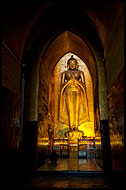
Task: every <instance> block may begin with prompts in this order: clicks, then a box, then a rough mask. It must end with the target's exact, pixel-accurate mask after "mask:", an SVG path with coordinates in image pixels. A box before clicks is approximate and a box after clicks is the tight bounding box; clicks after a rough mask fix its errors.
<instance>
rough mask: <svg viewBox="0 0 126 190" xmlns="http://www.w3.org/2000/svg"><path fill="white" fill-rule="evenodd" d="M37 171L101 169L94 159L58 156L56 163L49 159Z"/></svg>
mask: <svg viewBox="0 0 126 190" xmlns="http://www.w3.org/2000/svg"><path fill="white" fill-rule="evenodd" d="M37 171H102V169H101V168H100V167H99V166H98V164H97V163H96V160H95V159H84V158H59V159H58V161H57V164H51V163H50V161H49V162H48V163H46V164H44V165H43V166H41V167H40V168H38V169H37Z"/></svg>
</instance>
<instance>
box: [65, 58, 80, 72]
mask: <svg viewBox="0 0 126 190" xmlns="http://www.w3.org/2000/svg"><path fill="white" fill-rule="evenodd" d="M67 66H68V69H70V70H75V69H77V68H78V62H77V60H76V59H75V58H73V55H71V58H70V59H68V61H67Z"/></svg>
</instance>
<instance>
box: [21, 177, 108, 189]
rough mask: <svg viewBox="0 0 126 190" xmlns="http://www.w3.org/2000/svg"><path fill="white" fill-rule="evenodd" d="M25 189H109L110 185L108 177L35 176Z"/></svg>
mask: <svg viewBox="0 0 126 190" xmlns="http://www.w3.org/2000/svg"><path fill="white" fill-rule="evenodd" d="M22 188H23V190H25V189H26V190H28V189H31V190H33V189H45V188H50V189H53V188H78V189H79V188H89V189H92V188H93V189H94V188H95V189H96V188H103V189H109V188H110V185H109V182H108V180H107V179H105V178H101V177H93V178H92V177H91V178H90V177H88V178H87V177H74V176H73V177H72V176H67V177H59V176H56V177H55V176H52V177H51V176H48V177H47V176H46V177H34V178H32V179H31V180H29V181H28V182H27V183H26V184H25V185H24V186H23V187H22Z"/></svg>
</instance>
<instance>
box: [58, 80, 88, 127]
mask: <svg viewBox="0 0 126 190" xmlns="http://www.w3.org/2000/svg"><path fill="white" fill-rule="evenodd" d="M59 120H60V121H61V122H62V123H65V124H67V125H68V126H69V127H70V129H72V128H74V127H75V128H76V129H77V128H78V126H79V125H81V124H82V123H85V122H87V121H89V113H88V104H87V96H86V90H85V88H84V86H83V85H82V84H81V83H80V82H79V81H77V80H76V79H74V78H72V79H70V80H69V81H68V82H67V83H66V84H65V85H64V87H63V88H62V89H61V94H60V105H59Z"/></svg>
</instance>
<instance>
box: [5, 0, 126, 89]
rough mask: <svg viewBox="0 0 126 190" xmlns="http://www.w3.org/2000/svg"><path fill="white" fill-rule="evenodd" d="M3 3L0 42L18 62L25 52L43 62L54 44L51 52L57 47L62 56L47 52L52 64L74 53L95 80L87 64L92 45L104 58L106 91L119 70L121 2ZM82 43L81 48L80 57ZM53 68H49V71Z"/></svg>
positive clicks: (121, 55)
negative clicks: (85, 62)
mask: <svg viewBox="0 0 126 190" xmlns="http://www.w3.org/2000/svg"><path fill="white" fill-rule="evenodd" d="M7 3H8V6H6V1H5V4H3V7H2V8H3V10H4V12H3V35H2V42H3V44H4V45H6V46H7V47H8V48H9V49H10V50H11V51H12V52H13V54H14V55H15V56H16V58H17V60H19V62H21V63H22V62H23V60H24V57H25V55H26V53H27V52H30V53H31V54H34V55H36V57H37V55H40V54H41V56H42V60H45V57H46V58H47V56H46V54H47V53H45V52H47V50H48V52H49V51H50V48H51V46H52V44H55V49H57V50H58V47H59V46H60V50H59V51H61V52H62V53H61V52H60V53H59V54H58V51H57V52H55V51H52V52H51V51H50V57H51V59H52V60H53V59H55V60H54V62H56V61H58V59H59V58H60V56H62V55H61V54H64V53H65V52H66V51H67V50H68V51H74V52H75V53H76V54H78V56H80V58H82V59H83V60H84V59H85V60H86V59H87V60H88V61H87V62H88V64H89V67H90V68H89V70H90V72H91V75H92V78H95V77H94V75H96V69H95V64H92V67H91V66H90V61H89V60H90V59H92V60H93V54H92V55H91V46H92V47H93V45H94V46H97V49H98V51H99V52H100V54H101V57H102V58H104V57H105V58H106V65H105V66H106V73H107V84H108V88H109V87H110V86H111V85H112V83H113V82H114V80H115V79H116V77H117V76H118V74H119V72H120V71H121V69H122V68H123V54H124V53H123V41H124V38H123V31H124V22H123V17H124V13H123V10H124V4H123V3H121V2H111V3H105V2H104V3H93V2H92V3H85V2H82V1H77V2H76V3H75V2H72V3H70V4H69V3H68V2H67V1H53V0H46V1H34V2H30V3H29V2H27V1H25V2H23V1H20V2H18V1H17V2H15V3H14V2H12V1H11V2H7ZM66 31H69V32H68V33H67V34H68V36H69V37H67V38H68V40H66V41H65V34H66V33H65V32H66ZM63 36H64V37H63ZM73 36H74V37H73ZM58 38H62V41H61V42H60V41H59V42H57V43H56V39H58ZM63 39H64V40H63ZM82 41H84V42H85V44H84V42H82ZM59 43H60V44H59ZM68 43H69V45H68ZM82 43H83V46H85V51H84V53H83V55H82V50H81V44H82ZM50 44H51V46H50ZM75 44H76V45H75ZM49 46H50V47H49ZM68 46H69V48H68ZM87 46H88V47H87ZM66 47H67V48H66ZM65 48H66V49H65ZM56 53H57V55H56ZM44 54H45V55H44ZM54 55H55V56H54ZM56 56H57V58H56ZM89 57H90V59H89ZM47 60H48V59H47ZM47 60H45V62H46V61H47ZM48 61H50V60H48ZM54 62H53V63H54ZM48 64H49V65H50V63H48ZM53 66H54V65H51V67H50V68H49V69H51V68H53ZM47 78H48V77H47Z"/></svg>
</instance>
